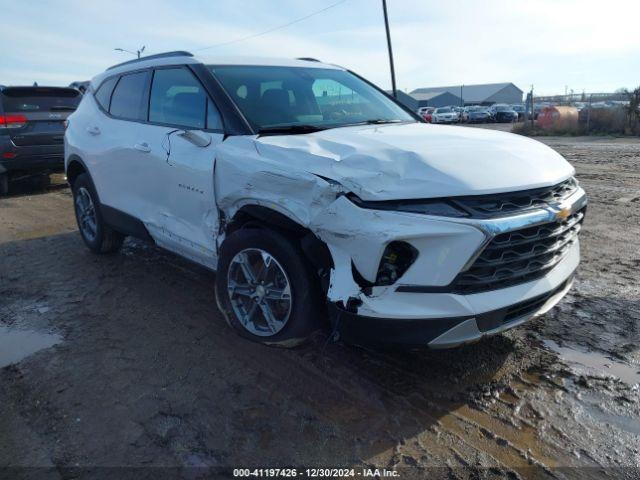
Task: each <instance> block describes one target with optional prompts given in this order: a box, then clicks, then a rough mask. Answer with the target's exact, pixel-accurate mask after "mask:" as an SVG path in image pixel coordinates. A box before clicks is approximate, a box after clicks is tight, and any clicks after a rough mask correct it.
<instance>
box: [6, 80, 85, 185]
mask: <svg viewBox="0 0 640 480" xmlns="http://www.w3.org/2000/svg"><path fill="white" fill-rule="evenodd" d="M81 98H82V94H81V93H80V92H79V91H78V90H76V89H74V88H61V87H0V194H6V193H7V192H8V188H9V181H10V180H12V179H15V178H17V177H21V176H26V175H33V174H44V175H47V177H46V179H48V174H49V173H50V172H54V171H62V170H63V168H64V152H63V143H64V142H63V137H64V122H65V120H66V119H67V117H68V116H69V115H70V114H71V113H72V112H73V111H74V110H75V109H76V107H77V106H78V103H79V101H80V99H81Z"/></svg>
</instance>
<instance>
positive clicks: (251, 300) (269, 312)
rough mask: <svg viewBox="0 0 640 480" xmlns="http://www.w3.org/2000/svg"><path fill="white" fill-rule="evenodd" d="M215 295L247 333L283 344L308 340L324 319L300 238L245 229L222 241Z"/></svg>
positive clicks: (260, 340)
mask: <svg viewBox="0 0 640 480" xmlns="http://www.w3.org/2000/svg"><path fill="white" fill-rule="evenodd" d="M216 300H217V303H218V308H219V309H220V311H221V312H222V313H223V315H224V317H225V319H226V320H227V323H229V325H231V326H232V327H233V328H234V329H235V330H236V331H237V332H238V333H239V334H240V335H241V336H242V337H244V338H247V339H249V340H252V341H254V342H258V343H263V344H266V345H272V346H280V347H294V346H297V345H299V344H301V343H303V342H305V341H306V340H307V339H309V337H310V336H311V334H312V333H313V332H314V331H316V330H318V329H319V328H320V325H321V321H320V318H321V317H320V313H321V311H322V302H321V301H320V287H319V282H318V281H317V280H316V278H315V276H314V275H313V272H312V270H311V268H310V267H309V265H308V263H307V261H306V260H305V258H304V255H303V253H302V251H301V250H300V248H299V247H298V245H297V244H296V242H295V241H293V240H291V239H289V238H287V237H285V236H284V235H281V234H280V233H277V232H275V231H273V230H269V229H262V228H259V229H258V228H252V229H242V230H239V231H237V232H235V233H233V234H232V235H230V236H229V237H228V238H227V239H226V240H225V242H224V243H223V245H222V248H221V251H220V262H219V266H218V271H217V273H216Z"/></svg>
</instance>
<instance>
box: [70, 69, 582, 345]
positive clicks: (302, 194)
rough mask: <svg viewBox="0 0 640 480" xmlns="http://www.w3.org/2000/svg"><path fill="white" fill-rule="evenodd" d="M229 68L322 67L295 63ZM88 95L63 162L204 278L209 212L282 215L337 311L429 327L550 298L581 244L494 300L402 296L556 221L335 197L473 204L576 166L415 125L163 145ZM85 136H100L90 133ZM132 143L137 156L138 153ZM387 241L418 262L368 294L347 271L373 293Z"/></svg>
mask: <svg viewBox="0 0 640 480" xmlns="http://www.w3.org/2000/svg"><path fill="white" fill-rule="evenodd" d="M217 62H218V63H219V64H222V63H224V61H223V60H220V59H219V60H218V61H217ZM227 62H229V63H228V64H246V63H249V64H254V65H255V64H264V65H282V66H292V67H295V66H305V67H313V68H316V67H322V68H327V67H328V66H327V65H325V64H320V63H317V62H306V61H299V60H287V61H282V60H264V61H262V63H256V62H245V61H240V60H238V59H236V60H227ZM183 63H197V60H196V59H193V58H188V57H172V58H166V59H157V60H147V61H143V62H140V63H136V64H135V65H134V66H123V67H119V68H117V69H114V70H109V71H108V72H105V74H101V75H99V76H97V77H96V78H95V79H94V85H95V84H97V82H99V81H100V80H101V79H102V78H104V77H105V75H112V74H114V73H119V72H122V71H126V70H127V69H132V68H141V67H149V66H154V65H178V64H183ZM211 63H216V61H211ZM331 68H339V67H331ZM87 97H88V98H85V99H84V100H83V101H82V103H81V105H80V107H79V108H78V110H77V111H76V112H75V113H74V114H73V115H72V117H71V122H70V128H69V129H68V130H67V132H66V135H65V154H66V159H67V162H68V159H69V157H70V156H71V155H73V154H77V155H79V156H80V157H81V158H82V159H83V160H84V161H85V163H86V164H87V166H88V168H89V170H90V173H91V175H92V178H93V179H94V183H95V186H96V189H97V191H98V194H99V196H100V201H101V202H102V203H103V204H105V205H108V206H111V207H114V208H116V209H118V210H121V211H123V212H125V213H127V214H129V215H132V216H134V217H136V218H138V219H140V220H141V221H142V222H143V223H144V224H145V225H146V227H147V229H148V231H149V232H150V234H151V235H152V236H153V238H154V239H155V241H156V242H157V244H158V245H160V246H162V247H164V248H167V249H169V250H172V251H174V252H176V253H178V254H180V255H182V256H185V257H187V258H190V259H192V260H195V261H197V262H199V263H201V264H203V265H205V266H207V267H209V268H212V269H215V268H216V265H217V260H218V259H217V251H218V249H219V247H220V245H221V244H222V243H223V242H224V239H225V234H224V231H221V230H223V228H221V225H220V218H219V215H218V212H219V211H222V212H223V214H224V217H225V219H232V218H233V217H234V215H235V214H236V213H237V212H238V210H239V209H241V208H242V207H243V206H246V205H259V206H263V207H266V208H269V209H272V210H274V211H277V212H279V213H281V214H283V215H285V216H286V217H288V218H289V219H291V220H292V221H294V222H296V223H297V224H299V225H301V226H303V227H305V228H308V229H309V230H311V231H312V232H313V233H314V234H315V235H316V236H317V237H318V238H320V239H321V240H323V241H324V242H325V243H326V244H327V246H328V248H329V251H330V253H331V256H332V258H333V262H334V265H335V268H334V269H333V270H332V272H331V278H330V287H329V291H328V299H329V300H330V301H332V302H342V303H346V302H347V301H348V300H349V299H350V298H355V299H358V300H360V302H361V306H360V307H359V309H358V313H360V314H362V315H366V316H371V317H381V318H398V319H401V318H405V319H425V321H428V319H430V318H442V317H458V316H473V315H476V314H479V313H483V312H486V311H490V310H494V309H497V308H502V307H504V306H508V305H512V304H514V303H517V302H519V301H522V300H526V299H528V298H532V297H534V296H536V295H539V294H541V293H544V292H547V291H549V290H551V289H553V288H555V287H556V286H557V285H559V284H561V283H562V282H563V281H564V280H566V278H567V277H568V276H569V275H570V273H571V272H572V271H573V270H574V269H575V267H576V266H577V264H578V261H579V247H578V246H577V245H576V246H575V247H574V248H573V249H572V251H571V253H570V254H569V255H568V256H567V257H566V258H565V259H564V260H563V261H562V262H561V263H560V264H559V265H558V266H556V268H554V269H553V270H552V271H551V272H550V273H549V274H548V275H547V276H545V277H543V278H541V279H538V280H535V281H532V282H529V283H526V284H523V285H516V286H513V287H510V288H505V289H502V290H500V291H499V292H484V293H479V294H474V295H467V296H461V295H454V294H449V293H428V294H427V293H425V294H415V293H399V292H397V291H396V287H397V286H398V285H403V284H404V285H424V286H434V287H437V286H444V285H448V284H449V283H450V282H451V281H452V280H453V279H454V278H455V277H456V275H457V274H458V273H459V272H460V271H461V270H462V269H463V267H464V266H465V265H466V264H467V262H468V261H469V260H470V259H471V258H473V256H474V254H475V253H476V252H477V251H478V249H479V248H480V247H481V246H482V245H483V244H484V242H485V241H486V238H487V236H488V235H490V234H492V233H499V232H501V231H506V230H509V229H513V228H516V225H517V227H518V228H523V227H524V226H527V225H533V224H537V223H539V222H540V221H551V220H550V218H551V217H549V215H550V214H551V215H552V214H553V212H548V211H546V210H539V211H536V212H534V213H530V214H523V215H520V216H517V217H508V218H502V219H498V220H490V221H486V222H483V221H478V220H468V219H454V218H445V217H434V216H428V215H419V214H412V213H405V212H394V211H377V210H371V209H362V208H360V207H358V206H356V205H355V204H354V203H353V202H351V201H350V200H349V199H348V198H347V197H346V196H345V195H344V194H346V193H353V194H356V195H357V196H359V197H360V198H362V199H363V200H376V201H381V200H402V199H425V198H438V197H452V196H463V195H479V194H489V193H499V192H508V191H515V190H526V189H532V188H537V187H543V186H550V185H554V184H557V183H559V182H561V181H563V180H565V179H567V178H569V177H570V176H571V175H572V174H573V173H574V169H573V167H571V165H569V164H568V163H567V162H566V161H565V160H564V159H563V158H562V157H561V156H560V155H559V154H558V153H556V152H555V151H553V150H552V149H550V148H549V147H547V146H545V145H543V144H541V143H539V142H537V141H534V140H531V139H528V138H525V137H522V136H517V135H512V134H507V133H502V132H496V131H489V130H483V129H472V128H463V127H445V126H435V125H427V124H420V123H414V124H392V125H383V126H352V127H343V128H333V129H328V130H325V131H321V132H317V133H311V134H306V135H277V136H262V137H257V136H251V135H247V136H232V137H229V138H226V139H224V140H223V136H222V135H221V134H209V133H207V134H205V133H202V132H201V133H199V134H198V135H199V136H200V135H201V136H202V138H205V136H206V138H207V139H208V138H209V136H210V138H211V143H207V142H204V141H203V142H200V143H201V145H200V146H198V145H195V144H194V142H192V141H189V139H188V138H185V137H184V136H181V135H179V134H177V135H172V134H171V133H170V132H171V131H172V130H174V129H172V128H170V127H162V126H157V125H149V124H142V123H136V122H127V121H122V120H116V119H112V118H109V117H107V116H106V115H104V114H103V113H102V112H101V111H100V110H99V109H98V107H97V105H96V103H95V101H94V99H93V98H92V97H91V96H90V95H88V96H87ZM93 126H97V127H98V128H99V129H100V131H101V134H100V135H90V134H88V133H87V128H88V127H93ZM168 138H170V140H171V154H170V155H167V148H166V143H167V139H168ZM141 144H144V145H145V146H146V147H145V149H144V150H145V151H141V149H139V148H136V145H141ZM214 171H215V174H214ZM571 201H572V202H574V203H575V205H582V203H580V202H583V201H585V200H584V192H583V191H582V190H581V189H580V190H579V192H578V193H577V194H576V198H575V199H572V200H571ZM574 203H572V206H573V205H574ZM552 216H553V215H552ZM395 240H402V241H405V242H408V243H410V244H411V245H413V246H414V247H415V248H416V249H417V250H418V252H419V255H418V257H417V260H416V261H415V262H414V264H413V265H412V266H411V267H410V268H409V269H408V270H407V272H406V273H405V274H404V275H403V276H402V278H400V280H399V281H398V282H397V285H393V286H389V287H374V288H373V289H372V291H371V293H370V294H368V295H365V294H364V293H363V292H362V291H361V289H360V287H359V286H358V284H357V283H356V282H355V280H354V278H353V275H352V271H351V264H352V262H353V264H354V265H355V267H356V268H357V270H358V271H359V272H360V274H361V275H362V276H363V277H364V278H365V279H366V280H368V281H370V282H373V281H374V280H375V278H376V274H377V270H378V266H379V264H380V260H381V257H382V254H383V251H384V249H385V247H386V246H387V245H388V244H389V243H390V242H392V241H395ZM473 323H475V322H473ZM465 325H466V326H465V327H464V328H465V329H466V330H465V332H466V333H465V332H462V328H463V327H460V328H459V329H458V330H459V331H456V332H451V334H450V335H449V337H443V338H442V339H441V343H442V344H443V345H445V344H446V345H450V344H452V343H456V342H458V341H459V340H460V338H461V337H464V335H466V337H465V338H466V339H467V340H471V339H473V338H476V337H475V336H473V335H471V336H469V335H468V333H469V328H471V326H472V325H471V323H467V324H465ZM461 332H462V333H464V335H462V333H461Z"/></svg>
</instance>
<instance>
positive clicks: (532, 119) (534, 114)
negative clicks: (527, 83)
mask: <svg viewBox="0 0 640 480" xmlns="http://www.w3.org/2000/svg"><path fill="white" fill-rule="evenodd" d="M535 118H536V113H535V109H534V106H533V84H532V85H531V128H533V127H534V120H535Z"/></svg>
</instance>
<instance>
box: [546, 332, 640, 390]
mask: <svg viewBox="0 0 640 480" xmlns="http://www.w3.org/2000/svg"><path fill="white" fill-rule="evenodd" d="M544 346H545V347H546V348H547V349H549V350H551V351H553V352H555V353H557V354H558V355H559V356H560V358H561V359H562V360H564V361H565V362H566V363H567V364H568V365H569V366H570V367H571V368H573V369H574V370H576V372H577V373H586V374H590V375H595V376H598V377H615V378H618V379H620V380H622V381H623V382H625V383H628V384H629V385H636V384H640V366H639V365H628V364H626V363H622V362H619V361H616V360H613V359H611V358H609V357H607V356H606V355H604V354H602V353H599V352H595V351H592V350H590V351H583V350H578V349H575V348H571V347H561V346H560V345H558V344H557V343H556V342H554V341H553V340H545V341H544Z"/></svg>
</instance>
